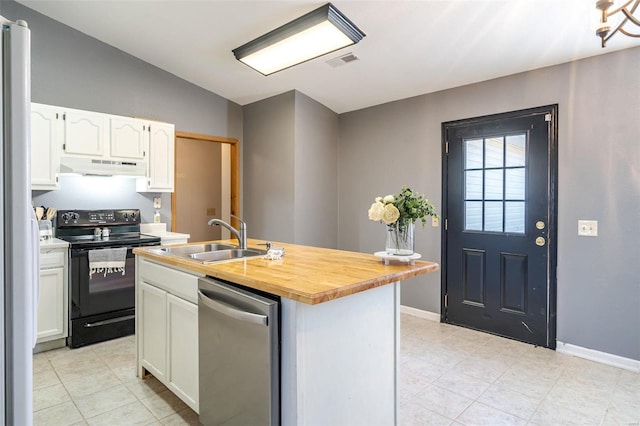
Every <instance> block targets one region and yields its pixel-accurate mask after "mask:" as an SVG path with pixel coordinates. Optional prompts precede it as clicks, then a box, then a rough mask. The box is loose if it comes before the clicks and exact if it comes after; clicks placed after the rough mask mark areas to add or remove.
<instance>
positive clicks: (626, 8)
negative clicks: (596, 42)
mask: <svg viewBox="0 0 640 426" xmlns="http://www.w3.org/2000/svg"><path fill="white" fill-rule="evenodd" d="M614 3H616V1H615V0H597V1H596V9H598V11H599V13H600V23H599V24H598V29H596V35H597V36H598V37H600V38H601V39H602V47H606V45H607V41H609V39H610V38H611V37H613V35H614V34H615V33H617V32H620V33H622V34H624V35H626V36H629V37H640V19H638V18H636V17H635V16H633V15H634V13H635V12H636V9H637V8H638V6H640V0H622V1H620V0H618V1H617V3H618V4H620V3H621V4H620V5H619V6H618V5H616V6H615V8H613V7H614ZM612 8H613V9H612ZM633 25H635V27H634V26H633ZM612 27H613V28H612ZM630 27H631V28H630Z"/></svg>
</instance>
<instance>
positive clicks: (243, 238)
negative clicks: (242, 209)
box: [207, 215, 247, 250]
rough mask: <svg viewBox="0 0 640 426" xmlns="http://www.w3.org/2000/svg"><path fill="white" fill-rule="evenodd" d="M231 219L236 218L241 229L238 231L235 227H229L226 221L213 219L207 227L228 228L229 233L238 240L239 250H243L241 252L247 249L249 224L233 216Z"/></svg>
mask: <svg viewBox="0 0 640 426" xmlns="http://www.w3.org/2000/svg"><path fill="white" fill-rule="evenodd" d="M231 217H235V218H236V219H238V222H240V229H239V230H237V229H236V228H234V227H233V226H231V225H229V224H228V223H227V222H225V221H224V220H220V219H211V220H210V221H209V222H207V225H209V226H214V225H220V226H224V227H225V228H227V229H228V230H229V232H231V233H232V234H233V235H234V236H235V237H236V238H237V239H238V248H239V249H241V250H245V249H246V248H247V224H246V223H245V222H244V221H243V220H242V219H240V218H239V217H238V216H235V215H231Z"/></svg>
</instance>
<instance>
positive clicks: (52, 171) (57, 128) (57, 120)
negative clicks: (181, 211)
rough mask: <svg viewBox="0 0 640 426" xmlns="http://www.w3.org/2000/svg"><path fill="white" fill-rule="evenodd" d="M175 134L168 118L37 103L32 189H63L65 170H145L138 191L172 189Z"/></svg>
mask: <svg viewBox="0 0 640 426" xmlns="http://www.w3.org/2000/svg"><path fill="white" fill-rule="evenodd" d="M174 134H175V130H174V126H173V124H169V123H162V122H157V121H149V120H143V119H138V118H130V117H122V116H117V115H109V114H102V113H99V112H90V111H82V110H76V109H71V108H65V107H58V106H52V105H42V104H36V103H32V104H31V189H35V190H50V189H58V188H59V187H60V186H59V174H60V173H64V172H70V171H74V172H78V170H79V173H84V170H85V169H90V170H88V171H87V172H86V173H90V172H91V171H95V172H96V174H108V173H104V170H108V171H111V170H112V169H113V170H115V171H116V173H114V174H119V175H125V176H134V177H137V176H141V175H143V173H144V177H140V178H138V180H137V182H136V189H137V190H138V191H139V192H173V186H174V184H173V175H174V161H175V160H174V155H175V154H174V149H175V147H174V143H175V141H174ZM80 158H84V159H80ZM93 160H100V161H93ZM78 164H79V166H78ZM105 165H108V166H105ZM107 167H111V168H107Z"/></svg>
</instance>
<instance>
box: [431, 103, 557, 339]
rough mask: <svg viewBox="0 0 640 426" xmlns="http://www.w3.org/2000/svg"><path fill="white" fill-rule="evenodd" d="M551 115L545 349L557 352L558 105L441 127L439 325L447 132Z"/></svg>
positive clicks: (443, 292)
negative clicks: (466, 127) (491, 122)
mask: <svg viewBox="0 0 640 426" xmlns="http://www.w3.org/2000/svg"><path fill="white" fill-rule="evenodd" d="M539 114H550V115H551V117H550V121H549V148H548V152H547V156H548V160H549V168H548V170H547V173H548V177H549V180H548V182H549V187H548V188H547V193H548V195H549V231H548V232H549V233H548V234H547V235H548V249H549V252H548V253H549V259H548V265H547V319H548V321H547V347H548V348H550V349H555V348H556V317H557V316H556V310H557V264H558V104H551V105H545V106H541V107H535V108H527V109H522V110H517V111H510V112H504V113H497V114H490V115H484V116H480V117H473V118H466V119H462V120H453V121H447V122H443V123H442V130H441V138H442V218H443V219H444V220H443V223H444V225H443V226H442V227H441V245H440V247H441V253H440V259H441V264H442V267H441V268H440V271H441V274H440V322H446V321H445V319H446V315H447V302H448V301H447V229H446V224H447V217H448V212H447V208H448V201H449V200H448V191H447V189H448V179H449V170H448V167H449V163H448V155H449V154H448V144H449V141H448V140H447V139H448V138H447V131H448V130H449V129H451V128H454V127H460V126H468V125H473V124H481V123H487V122H490V121H498V120H504V119H510V118H517V117H526V116H530V115H539Z"/></svg>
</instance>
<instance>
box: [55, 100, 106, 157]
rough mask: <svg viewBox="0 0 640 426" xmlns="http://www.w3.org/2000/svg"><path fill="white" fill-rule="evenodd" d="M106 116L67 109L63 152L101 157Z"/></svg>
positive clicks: (104, 137) (103, 148) (103, 150)
mask: <svg viewBox="0 0 640 426" xmlns="http://www.w3.org/2000/svg"><path fill="white" fill-rule="evenodd" d="M106 133H107V116H106V115H105V114H100V113H95V112H87V111H77V110H72V111H70V110H67V111H66V112H65V117H64V145H63V147H64V149H63V150H64V153H65V154H73V155H85V156H91V157H103V156H104V155H105V154H106V150H105V147H106V142H107V138H106Z"/></svg>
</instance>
